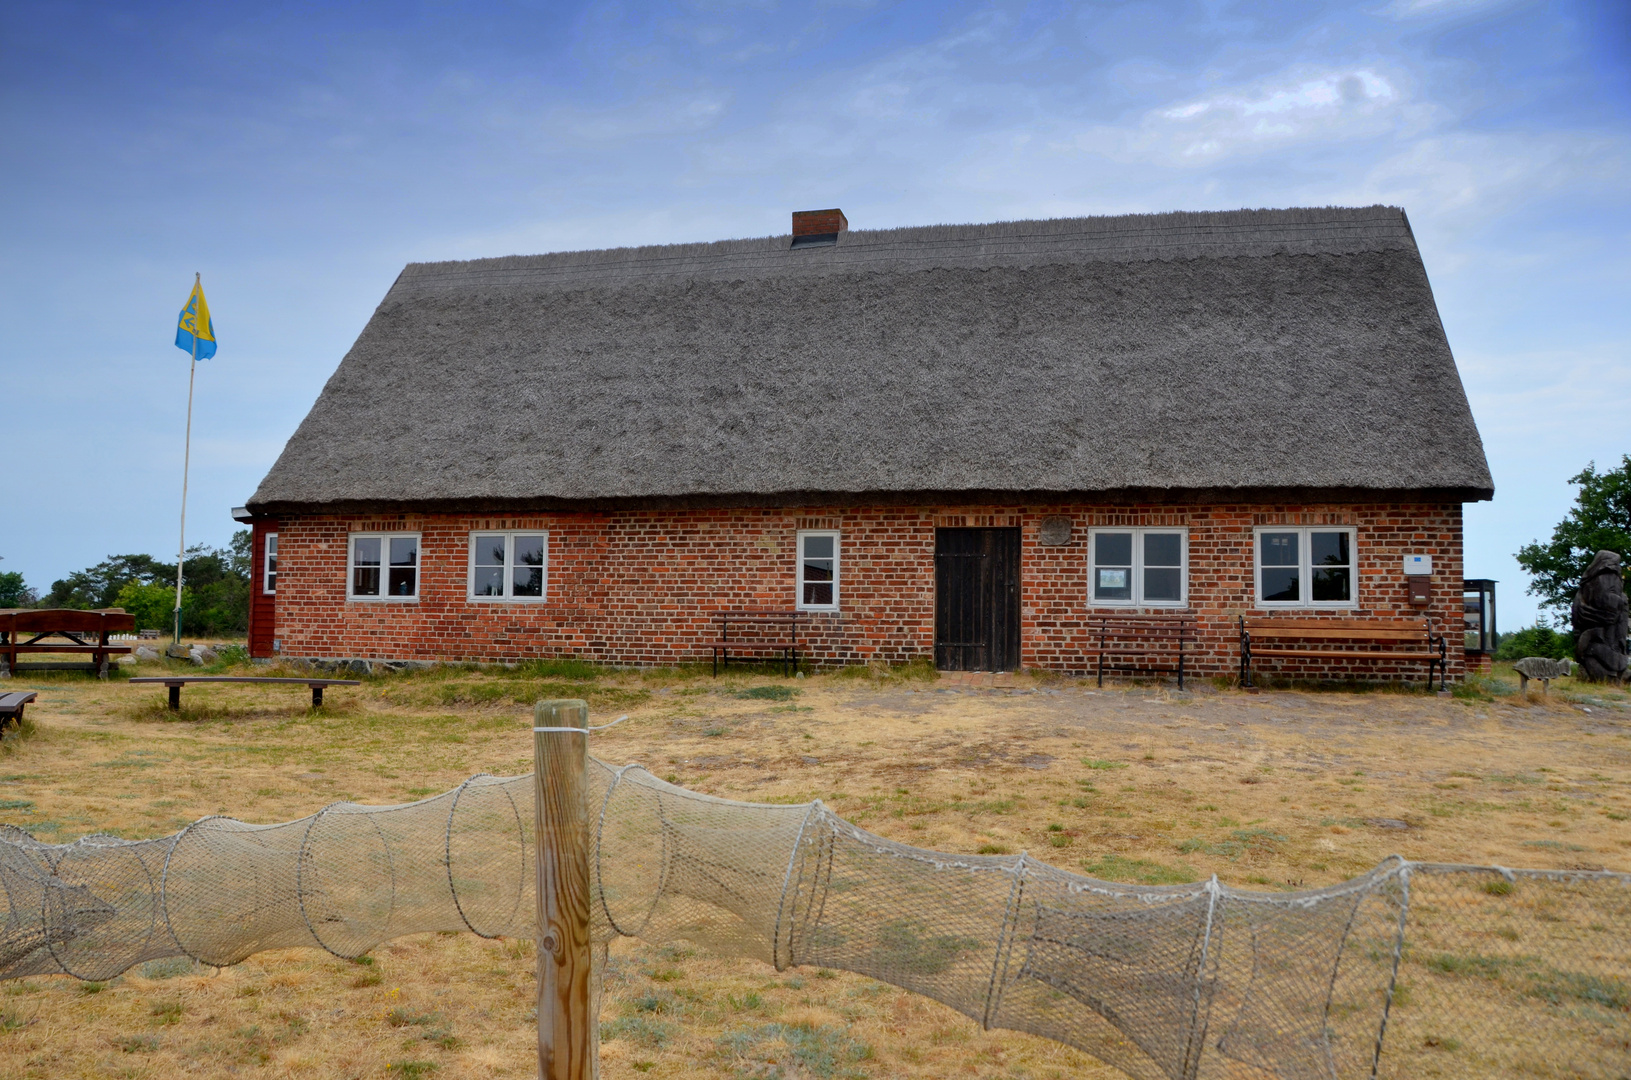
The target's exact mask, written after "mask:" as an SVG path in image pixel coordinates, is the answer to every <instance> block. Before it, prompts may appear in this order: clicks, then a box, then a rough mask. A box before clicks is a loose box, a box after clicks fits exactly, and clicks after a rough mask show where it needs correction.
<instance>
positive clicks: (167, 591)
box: [113, 581, 189, 630]
mask: <svg viewBox="0 0 1631 1080" xmlns="http://www.w3.org/2000/svg"><path fill="white" fill-rule="evenodd" d="M188 599H189V598H188V596H187V590H186V589H183V590H182V591H181V600H182V603H183V604H184V605H185V604H186V602H187V600H188ZM113 604H114V606H115V607H122V608H124V609H125V610H126V611H127V612H129V613H130V614H131V615H133V616H135V618H136V629H138V630H169V629H170V628H171V627H172V626H174V625H175V606H176V590H175V588H174V587H172V586H170V585H163V584H160V583H159V582H156V581H155V582H150V583H148V584H146V585H143V584H141V583H140V582H135V581H132V582H130V583H129V584H127V585H126V586H125V587H124V588H122V589H120V590H119V595H118V596H116V597H114V600H113Z"/></svg>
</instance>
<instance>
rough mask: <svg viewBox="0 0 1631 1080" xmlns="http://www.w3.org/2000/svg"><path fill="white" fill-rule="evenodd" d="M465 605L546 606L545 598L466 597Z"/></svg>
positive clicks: (548, 601)
mask: <svg viewBox="0 0 1631 1080" xmlns="http://www.w3.org/2000/svg"><path fill="white" fill-rule="evenodd" d="M464 602H465V603H467V604H547V603H550V598H549V597H547V596H466V597H465V598H464Z"/></svg>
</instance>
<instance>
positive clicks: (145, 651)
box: [136, 645, 159, 660]
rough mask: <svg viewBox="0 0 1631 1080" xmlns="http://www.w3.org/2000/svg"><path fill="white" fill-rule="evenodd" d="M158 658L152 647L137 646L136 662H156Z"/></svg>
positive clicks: (156, 651)
mask: <svg viewBox="0 0 1631 1080" xmlns="http://www.w3.org/2000/svg"><path fill="white" fill-rule="evenodd" d="M158 658H159V651H158V650H157V649H155V648H153V646H151V645H138V646H136V659H138V660H157V659H158Z"/></svg>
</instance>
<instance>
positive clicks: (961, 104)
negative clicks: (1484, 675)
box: [0, 0, 1631, 629]
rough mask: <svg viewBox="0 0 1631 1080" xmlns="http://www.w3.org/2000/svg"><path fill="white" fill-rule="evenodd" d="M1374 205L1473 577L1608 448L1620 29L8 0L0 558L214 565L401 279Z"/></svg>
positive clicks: (1624, 407) (1371, 13) (1424, 1)
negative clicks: (833, 216) (1449, 472)
mask: <svg viewBox="0 0 1631 1080" xmlns="http://www.w3.org/2000/svg"><path fill="white" fill-rule="evenodd" d="M1378 202H1380V203H1387V204H1392V205H1398V206H1402V207H1404V208H1405V210H1406V212H1407V213H1408V215H1409V218H1410V222H1411V226H1412V228H1413V230H1414V232H1415V235H1416V239H1417V243H1418V245H1419V247H1420V249H1421V252H1422V256H1423V259H1424V261H1425V263H1426V266H1427V271H1428V274H1429V276H1430V278H1431V279H1432V283H1433V287H1434V291H1435V294H1436V296H1437V299H1438V303H1439V309H1440V313H1441V315H1442V318H1443V321H1444V325H1445V328H1446V330H1447V332H1448V334H1449V340H1450V345H1451V348H1452V350H1453V351H1454V353H1455V356H1456V361H1457V364H1458V365H1459V368H1460V371H1461V377H1462V380H1463V382H1464V384H1465V385H1466V388H1467V393H1468V397H1469V399H1470V401H1471V403H1472V408H1473V413H1474V415H1475V417H1476V418H1477V421H1478V425H1479V429H1480V431H1481V432H1482V435H1483V438H1484V444H1485V449H1486V452H1487V454H1488V457H1489V461H1490V466H1491V468H1492V470H1493V472H1494V476H1495V487H1496V495H1495V499H1494V500H1493V501H1492V502H1486V503H1479V504H1474V505H1469V506H1468V507H1467V510H1466V547H1467V559H1466V570H1467V573H1468V574H1469V575H1470V576H1477V577H1493V578H1497V579H1499V580H1500V582H1501V585H1500V591H1499V600H1500V609H1501V625H1502V628H1503V629H1516V628H1518V627H1520V626H1522V625H1527V624H1528V623H1530V622H1531V621H1533V620H1534V618H1535V616H1536V606H1535V601H1534V600H1533V598H1531V597H1529V596H1527V595H1525V592H1524V585H1525V583H1526V581H1527V579H1526V577H1525V575H1524V574H1523V572H1522V570H1521V569H1520V568H1519V567H1518V565H1517V563H1516V562H1515V560H1514V559H1513V553H1514V552H1515V551H1516V550H1517V549H1518V547H1519V546H1520V545H1522V544H1524V543H1526V542H1529V541H1531V540H1535V539H1542V538H1545V537H1547V536H1549V535H1550V532H1551V529H1552V526H1553V525H1554V524H1555V523H1556V522H1557V521H1558V520H1559V519H1560V518H1561V517H1562V516H1563V514H1564V513H1565V512H1566V511H1567V509H1568V507H1569V505H1570V503H1571V502H1572V500H1573V497H1574V489H1573V488H1571V487H1570V486H1569V484H1568V479H1569V477H1571V476H1573V475H1574V474H1576V473H1577V472H1579V471H1580V469H1581V468H1582V467H1584V466H1585V465H1586V464H1587V463H1588V462H1593V461H1595V462H1596V463H1597V464H1598V465H1599V466H1600V467H1612V466H1614V465H1617V464H1618V463H1619V460H1620V457H1621V455H1623V454H1627V453H1631V434H1628V431H1631V425H1628V424H1627V422H1626V420H1627V415H1628V406H1631V355H1628V354H1631V302H1628V301H1627V296H1628V289H1627V286H1628V284H1631V254H1628V251H1631V4H1626V3H1624V2H1623V0H1603V2H1585V0H1581V2H1561V3H1521V2H1502V0H1369V2H1361V3H1319V2H1315V0H1299V2H1292V3H1266V2H1264V3H1250V2H1245V3H1226V2H1201V3H1195V2H1182V0H1173V2H1168V3H1143V2H1129V3H1083V4H1071V3H1063V2H1060V3H1040V2H1039V3H998V4H987V3H958V2H942V3H884V2H877V3H868V2H849V3H845V2H830V3H805V4H791V5H783V4H777V3H771V2H748V0H742V2H732V0H701V2H696V3H683V2H677V3H658V4H648V5H637V4H619V3H583V4H553V3H502V2H489V3H482V4H463V3H452V2H445V3H418V4H415V3H411V2H393V3H378V4H346V3H332V2H325V3H310V4H271V3H257V4H241V3H222V2H216V3H210V4H203V3H198V4H175V5H159V4H142V3H120V4H109V5H98V4H60V3H50V2H43V3H30V4H7V5H0V215H3V216H0V221H3V223H4V228H3V229H0V416H3V417H4V432H5V440H4V445H5V447H6V449H5V451H4V459H5V460H6V461H7V463H8V468H7V469H6V479H5V498H4V500H3V502H0V557H3V559H4V561H3V562H0V571H20V572H22V573H23V574H24V576H25V578H26V580H27V581H28V583H29V584H30V585H32V586H34V587H35V588H37V589H40V590H41V591H44V590H45V589H48V588H49V587H50V584H51V582H52V581H53V580H55V579H57V578H60V577H63V576H66V575H67V574H68V573H70V572H71V571H73V570H76V569H80V568H83V567H86V566H89V565H91V564H93V563H96V562H98V561H100V560H101V559H103V558H105V557H106V556H108V555H109V554H115V553H121V554H122V553H126V552H147V553H152V554H158V555H163V554H165V553H166V552H169V553H171V557H173V553H174V551H175V547H176V542H177V528H178V515H179V513H180V501H181V500H180V495H181V490H180V489H181V471H182V468H181V467H182V452H183V445H182V444H183V430H184V424H185V416H186V402H187V375H188V357H187V355H186V354H184V353H182V352H180V351H178V350H177V349H176V348H175V347H174V346H173V344H172V341H173V338H174V333H175V322H176V315H177V312H178V311H179V309H180V307H181V305H182V303H183V302H184V300H185V299H186V296H187V293H188V290H189V289H190V287H191V285H192V281H193V274H194V273H195V272H198V273H202V275H203V281H204V286H205V290H206V293H207V295H208V298H209V302H210V307H211V309H212V312H213V314H214V318H215V326H216V331H217V335H218V337H219V340H220V351H219V353H218V355H217V356H216V358H215V359H213V360H209V361H205V362H202V363H200V365H199V368H198V377H197V387H196V396H195V399H194V403H193V426H192V466H191V477H190V491H189V497H188V528H187V537H188V541H189V543H193V542H202V543H207V544H211V545H224V544H225V543H226V542H227V541H228V539H229V537H230V535H231V533H232V531H233V530H234V529H235V528H236V527H237V526H236V525H235V523H234V522H233V521H232V520H231V517H230V509H231V507H233V506H235V505H241V504H242V503H243V502H244V501H245V499H247V498H248V496H249V495H250V494H251V493H252V492H253V491H254V489H255V487H256V485H257V484H258V482H259V481H260V479H261V477H262V476H263V475H264V474H265V472H266V471H267V469H268V468H269V467H270V466H271V464H272V462H273V460H274V459H275V458H276V457H277V455H278V453H279V451H280V450H281V449H282V447H283V444H284V442H285V440H287V438H288V437H289V436H290V434H292V432H293V431H294V428H295V426H296V425H297V424H298V423H299V422H300V420H301V418H302V417H303V416H304V415H305V413H306V411H307V409H308V408H310V406H311V404H312V402H313V401H314V400H315V399H316V397H317V394H318V393H319V391H320V390H321V389H322V386H323V384H324V382H325V381H326V380H327V379H328V377H329V375H330V374H332V372H333V371H334V369H335V367H336V365H337V364H338V363H339V361H340V359H341V357H342V356H343V355H344V354H345V352H346V350H347V349H348V348H349V347H350V345H351V343H352V342H353V341H354V340H355V338H356V336H357V334H358V333H359V332H360V331H361V330H362V327H363V325H364V323H365V322H366V321H367V320H368V317H369V316H370V314H371V313H372V311H373V309H374V307H375V306H376V305H377V304H378V303H379V301H380V300H381V298H383V296H384V295H385V292H386V290H387V289H388V288H389V287H390V285H391V283H392V281H393V280H394V278H395V277H396V275H397V273H398V272H399V271H400V270H401V268H402V266H403V265H404V264H405V263H407V262H411V261H423V260H437V259H457V258H473V257H483V256H495V255H508V254H532V253H538V252H547V251H561V250H572V249H581V248H600V247H614V246H621V245H627V244H648V243H668V242H680V241H698V240H717V239H724V238H729V237H743V236H764V235H771V234H778V233H786V232H787V230H788V221H789V213H790V211H792V210H797V209H808V208H814V207H826V206H840V207H842V208H843V209H844V211H845V213H846V215H847V216H848V218H849V221H850V223H851V227H852V228H889V227H895V226H902V225H924V224H933V223H938V222H984V221H996V220H1004V219H1016V218H1034V217H1055V216H1067V215H1079V214H1119V213H1136V212H1147V211H1148V212H1157V211H1166V210H1216V209H1233V208H1238V207H1280V206H1319V205H1333V204H1334V205H1369V204H1372V203H1378Z"/></svg>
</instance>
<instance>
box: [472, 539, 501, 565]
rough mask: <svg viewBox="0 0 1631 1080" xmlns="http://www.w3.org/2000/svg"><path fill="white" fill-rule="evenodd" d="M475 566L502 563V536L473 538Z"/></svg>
mask: <svg viewBox="0 0 1631 1080" xmlns="http://www.w3.org/2000/svg"><path fill="white" fill-rule="evenodd" d="M475 546H476V565H477V566H503V565H504V537H502V536H478V537H476V539H475Z"/></svg>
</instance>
